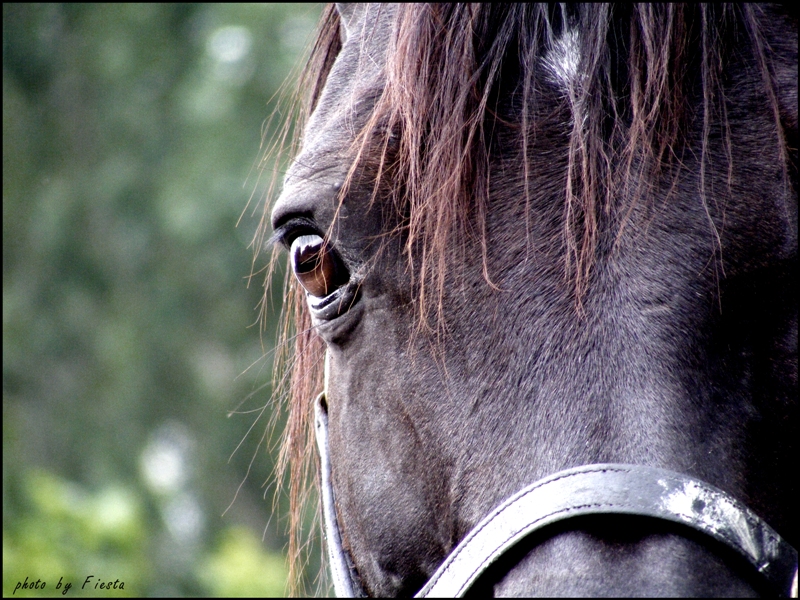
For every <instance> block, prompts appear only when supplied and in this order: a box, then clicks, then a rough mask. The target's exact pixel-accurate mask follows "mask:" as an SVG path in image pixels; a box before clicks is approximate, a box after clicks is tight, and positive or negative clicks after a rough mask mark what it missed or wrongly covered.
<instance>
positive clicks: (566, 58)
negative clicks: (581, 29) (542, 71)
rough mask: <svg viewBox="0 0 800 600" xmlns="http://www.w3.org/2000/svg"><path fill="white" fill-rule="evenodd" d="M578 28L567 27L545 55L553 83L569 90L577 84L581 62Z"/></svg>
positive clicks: (545, 63)
mask: <svg viewBox="0 0 800 600" xmlns="http://www.w3.org/2000/svg"><path fill="white" fill-rule="evenodd" d="M578 42H579V40H578V30H577V28H572V29H567V30H566V31H565V32H564V33H562V34H561V35H560V36H559V37H558V38H557V39H556V40H555V41H554V42H553V44H552V45H551V46H550V49H549V50H548V51H547V53H546V54H545V55H544V58H543V60H544V65H545V67H547V69H548V71H550V75H551V76H552V78H553V83H555V84H556V85H558V86H559V87H562V88H564V89H565V90H569V89H570V88H572V87H573V86H574V85H575V79H576V77H577V75H578V63H579V62H580V46H579V44H578Z"/></svg>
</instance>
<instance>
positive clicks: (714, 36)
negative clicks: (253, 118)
mask: <svg viewBox="0 0 800 600" xmlns="http://www.w3.org/2000/svg"><path fill="white" fill-rule="evenodd" d="M309 64H310V67H309V69H310V70H309V73H310V74H311V76H310V78H309V79H308V80H307V81H308V82H309V98H310V99H309V103H310V105H309V112H310V117H309V119H308V122H307V123H306V124H305V127H304V129H303V133H302V139H301V147H300V151H299V153H298V154H297V156H296V157H295V159H294V162H293V163H292V165H291V167H290V169H289V171H288V172H287V174H286V177H285V182H284V187H283V191H282V193H281V195H280V198H279V199H278V200H277V202H276V203H275V204H274V206H273V209H272V224H273V227H274V229H275V235H274V239H275V240H277V242H278V243H279V244H280V245H282V246H284V247H285V248H286V249H287V250H288V251H289V254H290V262H291V265H292V268H293V270H294V273H295V275H296V279H297V281H296V283H294V284H293V286H294V293H295V294H296V295H298V297H299V298H300V300H301V302H300V305H301V307H300V312H299V316H298V319H299V320H298V339H299V340H300V343H299V345H298V350H297V352H298V354H297V356H296V366H295V368H296V369H297V373H296V379H295V381H297V382H302V381H307V382H311V385H319V382H320V380H319V375H318V374H319V373H320V372H321V368H322V362H323V358H322V354H321V352H322V351H323V350H322V347H321V346H319V345H317V342H316V341H315V340H318V339H321V340H322V341H324V352H325V354H326V358H325V363H326V367H325V369H326V377H325V388H326V390H325V406H324V408H325V410H326V411H327V421H328V445H329V453H330V456H329V459H330V487H331V489H332V493H333V495H334V496H335V500H334V509H333V510H334V516H335V519H336V520H337V522H338V530H339V531H340V532H341V541H342V547H343V550H344V552H345V554H346V557H347V560H348V562H349V563H350V568H351V570H352V573H353V577H354V579H355V580H356V584H357V585H358V586H359V587H360V588H362V589H363V591H365V592H367V593H369V594H374V595H409V594H413V593H415V592H417V591H418V590H419V589H420V588H421V587H422V586H423V584H424V583H425V582H426V581H427V580H428V579H429V578H430V577H431V575H432V574H433V573H434V572H435V571H436V569H437V568H438V567H439V566H440V565H441V564H442V562H443V561H444V560H445V558H446V557H447V556H448V554H450V553H451V551H452V550H453V548H454V547H456V546H457V545H458V544H459V542H461V541H462V539H464V537H465V536H467V535H468V534H469V532H470V531H471V530H473V528H474V527H475V526H476V524H477V523H479V522H480V521H481V519H483V518H484V516H486V515H487V514H488V513H490V512H491V511H492V510H493V509H494V508H495V507H496V506H497V505H498V504H500V503H501V502H502V501H503V500H504V499H506V498H508V497H509V496H511V495H512V494H514V493H515V492H516V491H518V490H520V489H522V488H524V487H525V486H527V485H529V484H531V483H532V482H535V481H537V480H540V479H542V478H544V477H546V476H548V475H550V474H552V473H556V472H559V471H562V470H564V469H568V468H571V467H578V466H581V465H591V464H597V463H622V464H631V465H641V466H645V467H658V468H662V469H668V470H670V471H674V472H678V473H682V474H686V475H687V476H691V477H693V478H697V479H699V480H702V481H705V482H708V483H709V484H711V485H713V486H715V487H716V488H719V489H720V490H722V491H724V492H725V493H726V494H728V495H730V496H731V497H733V498H735V499H737V500H738V501H740V502H742V503H743V504H745V505H747V506H748V507H750V508H751V509H752V510H753V511H755V513H758V514H759V515H760V517H762V518H763V519H764V520H765V521H766V522H767V523H769V524H770V525H771V526H772V527H773V528H774V529H775V530H776V531H777V532H779V533H780V535H782V536H783V537H784V538H786V540H788V541H789V542H790V543H793V544H796V543H797V534H798V531H797V518H796V516H795V512H796V511H794V510H793V508H794V502H796V497H797V492H798V490H797V484H796V477H795V476H792V475H791V465H792V464H793V463H794V460H795V457H796V452H797V443H796V440H797V361H796V352H797V295H796V288H795V273H796V271H795V269H796V259H797V221H796V218H797V195H796V190H797V179H796V178H797V150H796V148H797V26H796V20H794V17H793V16H790V15H789V14H787V13H784V12H781V10H780V9H773V8H769V7H741V6H737V7H721V6H713V7H700V6H675V5H665V6H651V5H644V6H629V5H618V6H616V5H615V6H600V5H588V6H580V7H563V6H556V7H553V6H543V7H533V6H531V5H520V6H507V5H497V4H487V5H482V6H476V5H400V6H394V5H393V6H389V5H339V6H338V7H337V8H331V9H329V10H328V11H327V12H326V14H325V16H324V18H323V27H322V28H321V30H320V34H319V37H318V39H317V42H316V47H315V50H314V53H313V55H312V59H311V62H310V63H309ZM300 387H302V386H300ZM300 395H302V396H303V397H304V398H305V400H303V399H302V398H301V399H299V400H298V402H299V403H300V404H298V408H296V409H295V408H294V407H293V410H296V411H297V412H296V414H299V415H300V416H299V417H297V418H298V419H299V421H298V422H301V423H306V424H308V423H309V422H310V420H311V419H312V414H311V408H310V402H309V399H310V390H309V389H308V385H307V386H306V388H303V390H302V394H300ZM309 430H310V429H309V428H308V427H306V430H305V431H309ZM298 431H301V430H300V429H296V430H294V433H292V435H294V436H297V435H300V434H299V433H297V432H298ZM292 441H293V443H295V444H297V445H298V447H300V446H302V444H300V443H298V442H297V438H296V437H295V438H293V440H292ZM303 447H304V448H305V446H303ZM476 585H477V586H479V588H480V589H484V590H486V591H493V592H494V593H496V594H498V595H506V594H517V595H518V594H523V595H526V594H542V595H575V594H577V595H594V594H597V595H609V594H610V595H649V594H655V595H664V594H666V595H697V594H703V595H706V594H709V595H733V594H753V593H769V592H765V588H764V586H763V582H761V580H760V579H759V578H758V573H757V571H756V569H753V568H752V567H751V566H750V565H747V564H744V561H743V560H742V559H741V557H739V556H737V555H736V554H735V553H734V552H732V551H730V550H729V549H728V548H726V547H724V546H723V545H722V544H719V543H718V542H715V541H714V540H713V539H710V538H707V537H706V536H703V535H700V534H697V533H696V532H694V531H692V530H690V529H689V528H685V527H680V526H675V525H673V524H666V523H664V522H662V521H659V520H656V519H652V518H648V517H637V516H631V515H628V516H625V515H596V516H591V515H589V516H582V517H579V518H575V519H571V520H565V521H560V522H558V523H554V524H552V525H550V526H548V527H547V528H545V529H543V530H541V531H539V532H537V533H536V534H535V535H533V536H530V537H528V538H526V539H525V540H523V541H522V542H521V543H519V544H517V545H516V546H515V547H514V549H513V551H512V552H510V553H509V554H507V555H506V556H504V557H503V558H502V560H499V561H497V562H496V564H495V565H494V566H493V567H492V570H491V571H489V572H487V573H485V574H484V575H482V577H481V579H480V581H479V583H478V584H476ZM475 589H478V588H475Z"/></svg>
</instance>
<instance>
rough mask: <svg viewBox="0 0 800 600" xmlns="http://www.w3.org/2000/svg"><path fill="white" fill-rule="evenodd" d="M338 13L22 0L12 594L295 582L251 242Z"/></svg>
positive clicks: (13, 110) (14, 53)
mask: <svg viewBox="0 0 800 600" xmlns="http://www.w3.org/2000/svg"><path fill="white" fill-rule="evenodd" d="M319 11H320V7H319V6H317V5H290V4H248V5H237V4H218V5H192V4H155V5H154V4H136V5H128V4H106V5H92V4H81V5H75V4H38V5H37V4H4V5H3V594H4V595H10V594H11V593H12V592H13V589H14V586H15V584H16V582H17V581H22V580H24V579H25V577H28V578H29V579H34V580H35V579H38V578H40V579H42V580H44V581H47V583H48V586H47V588H46V589H45V590H34V592H33V593H32V595H34V596H43V595H59V594H60V591H58V590H55V589H54V587H55V584H56V582H57V581H58V578H59V577H63V578H64V580H65V581H66V580H68V579H70V580H71V581H72V583H73V590H72V591H71V593H70V595H75V594H76V593H78V594H83V595H91V594H95V593H96V594H98V595H105V596H108V595H110V594H109V592H108V591H106V590H96V591H94V590H92V591H91V592H90V590H89V588H90V587H91V586H87V588H86V589H84V590H83V591H81V590H77V587H80V584H81V583H83V581H84V579H85V577H86V576H87V575H95V576H96V577H98V578H100V579H103V580H108V579H111V580H114V579H120V580H124V581H125V588H124V592H123V591H114V592H112V595H220V596H227V595H247V596H249V595H281V594H282V593H283V592H284V581H285V577H286V569H285V564H284V560H283V557H282V555H281V554H280V553H281V551H282V550H283V549H284V545H285V537H284V535H285V532H284V525H285V520H283V519H282V518H281V517H280V514H281V511H285V509H286V506H285V503H284V500H283V499H282V498H281V499H279V500H278V503H277V506H273V491H274V482H273V476H272V469H273V466H274V462H275V452H276V450H275V448H276V445H277V443H278V441H277V435H278V432H279V430H280V423H279V422H278V427H276V428H275V431H276V432H275V434H274V435H273V434H272V429H271V428H269V427H268V423H269V422H270V421H271V420H275V419H276V418H278V417H276V416H275V415H273V414H272V409H271V405H270V394H271V388H270V382H271V362H272V354H271V352H272V350H273V347H272V345H273V343H274V338H275V335H274V330H275V327H276V325H275V324H274V323H267V324H266V325H267V327H266V331H265V332H264V334H263V336H261V335H260V334H259V330H258V327H257V326H255V323H256V321H257V310H256V307H257V304H258V302H259V300H260V297H261V294H262V293H263V288H262V283H263V281H262V280H261V279H259V278H255V279H253V281H252V282H250V283H249V285H248V276H249V275H250V273H251V262H252V256H253V252H252V249H251V248H248V246H249V244H250V242H251V240H252V238H253V234H254V231H255V227H256V224H257V221H258V218H259V217H260V211H261V206H262V205H263V197H264V194H265V190H264V187H265V186H264V184H265V182H264V181H263V180H264V179H268V178H269V173H266V174H263V173H262V169H261V167H260V166H259V159H260V158H261V157H262V156H263V148H262V144H263V143H264V140H268V139H269V138H270V136H271V135H273V133H274V132H273V131H272V130H271V129H270V128H268V127H266V125H265V124H266V119H267V117H268V116H269V115H270V113H271V111H272V108H273V106H272V105H270V104H268V103H269V101H270V99H272V98H273V97H274V96H275V94H276V92H277V91H278V89H279V87H280V86H281V84H282V83H283V82H284V80H285V79H286V77H287V76H288V75H289V73H290V70H291V69H292V68H294V67H296V66H297V64H298V61H299V60H300V56H301V54H302V51H303V50H304V49H305V47H306V45H307V43H308V41H309V40H310V35H311V33H312V31H313V28H314V26H315V24H316V20H317V18H318V15H319ZM280 120H281V119H280V118H277V119H276V121H275V124H274V125H271V126H270V127H274V126H277V125H278V124H279V122H280ZM266 167H267V170H269V168H270V166H269V165H266ZM251 196H252V202H251V203H250V205H249V208H248V209H247V211H245V206H247V205H248V200H249V199H251ZM243 212H244V215H243ZM242 215H243V217H242V219H241V221H240V216H242ZM237 222H238V223H239V224H238V226H237ZM261 266H262V265H260V264H258V263H257V264H256V265H255V266H254V268H253V270H258V269H259V268H260V267H261ZM278 276H280V274H278ZM280 287H281V286H280V285H278V286H277V288H278V291H277V292H276V294H273V297H271V298H270V301H271V303H272V306H273V307H277V308H279V307H280V302H281V298H280V296H279V290H280ZM273 312H274V313H277V312H278V310H273ZM232 411H234V412H235V413H236V414H233V416H232V417H231V418H230V419H226V418H225V417H226V416H227V415H228V414H229V413H230V412H232ZM256 421H257V422H256ZM254 422H255V425H254ZM251 428H252V429H251ZM265 432H267V433H266V434H265ZM262 436H265V437H264V439H263V440H262ZM240 442H242V444H241V447H238V449H237V446H238V445H239V443H240ZM251 461H252V464H251ZM243 481H244V483H243V484H242V482H243ZM240 484H242V485H241V488H239V486H240ZM237 490H238V491H237ZM234 499H235V500H234ZM231 503H232V506H231V507H230V509H229V510H227V512H225V511H226V508H227V507H228V506H229V505H231ZM273 508H274V509H275V510H276V512H275V513H274V514H273ZM223 512H224V513H225V515H224V516H223ZM317 554H318V553H312V558H313V557H314V556H317ZM315 569H318V564H311V565H309V575H308V577H309V578H311V579H313V577H314V573H315ZM94 581H97V579H95V580H94ZM76 590H77V591H76ZM19 593H20V592H17V594H15V595H18V594H19Z"/></svg>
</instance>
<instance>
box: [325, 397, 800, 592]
mask: <svg viewBox="0 0 800 600" xmlns="http://www.w3.org/2000/svg"><path fill="white" fill-rule="evenodd" d="M314 410H315V414H316V432H317V446H318V448H319V453H320V467H321V470H322V491H321V495H322V506H323V515H324V519H325V535H326V539H327V548H328V558H329V561H330V568H331V572H332V575H333V583H334V589H335V591H336V595H337V596H339V597H355V596H364V595H365V594H364V591H363V589H362V588H361V585H360V583H359V581H358V577H357V574H356V570H355V566H354V565H353V563H352V560H351V558H350V556H349V554H348V553H347V552H346V551H345V550H344V548H343V547H342V541H341V535H340V532H339V526H338V520H337V518H336V510H335V505H334V497H333V488H332V486H331V481H330V459H329V455H328V433H327V429H328V415H327V407H326V406H325V394H324V393H322V394H320V395H319V396H318V397H317V400H316V403H315V406H314ZM594 514H625V515H639V516H646V517H654V518H657V519H662V520H667V521H673V522H676V523H681V524H683V525H688V526H689V527H692V528H693V529H696V530H698V531H700V532H702V533H704V534H706V535H709V536H711V537H713V538H714V539H716V540H718V541H720V542H722V543H723V544H725V545H726V546H728V547H729V548H732V549H733V550H734V551H736V553H737V554H739V555H740V556H743V557H744V558H745V559H746V560H747V561H748V562H749V563H750V564H752V565H753V566H754V567H755V568H756V569H757V570H758V571H759V572H760V573H761V574H762V575H763V576H764V577H765V578H766V579H767V581H768V582H769V583H770V585H771V587H772V590H773V591H774V592H776V593H777V594H779V595H781V596H790V597H797V551H796V550H795V549H794V548H793V547H792V546H791V545H789V544H788V543H787V542H786V541H784V540H783V538H781V536H780V535H778V533H777V532H776V531H775V530H774V529H772V528H771V527H770V526H769V525H768V524H767V523H766V522H765V521H763V520H762V519H761V518H760V517H759V516H758V515H756V514H755V513H754V512H753V511H751V510H750V509H749V508H747V506H745V505H744V504H742V503H741V502H739V501H738V500H736V499H735V498H734V497H733V496H731V495H730V494H727V493H726V492H723V491H722V490H720V489H717V488H715V487H713V486H711V485H709V484H707V483H705V482H703V481H700V480H699V479H694V478H692V477H688V476H686V475H681V474H679V473H674V472H672V471H667V470H665V469H659V468H655V467H646V466H640V465H618V464H596V465H584V466H582V467H577V468H574V469H567V470H565V471H559V472H558V473H555V474H553V475H550V476H549V477H546V478H544V479H541V480H539V481H537V482H536V483H533V484H531V485H529V486H528V487H526V488H524V489H522V490H521V491H519V492H517V493H516V494H514V495H513V496H511V497H510V498H508V499H507V500H506V501H505V502H503V503H502V504H501V505H500V506H498V507H497V508H496V509H494V510H493V511H492V512H491V513H489V514H488V515H487V516H486V517H485V518H484V519H483V520H482V521H481V522H480V523H478V524H477V525H476V526H475V527H474V528H473V529H472V531H470V532H469V534H467V536H466V537H465V538H464V539H463V540H462V541H461V543H460V544H458V546H456V548H455V549H454V550H453V551H452V552H451V553H450V555H449V556H448V557H447V558H446V559H445V561H444V563H442V565H441V566H440V567H439V568H438V569H437V570H436V572H435V573H434V574H433V576H432V577H431V578H430V580H429V581H428V583H427V584H425V586H424V587H423V588H422V589H421V590H420V591H419V593H418V594H417V597H423V598H424V597H458V596H463V595H464V594H465V593H466V592H467V590H468V589H469V587H470V586H471V585H472V584H473V583H474V582H475V581H476V580H477V579H478V577H479V576H480V575H481V574H482V573H483V572H484V571H485V570H486V568H487V567H488V566H489V565H490V564H492V563H493V562H494V561H495V560H497V559H498V558H500V557H501V556H502V555H503V554H504V553H505V552H506V551H507V550H508V549H509V548H511V547H512V546H513V545H514V544H516V543H518V542H519V541H521V540H522V539H523V538H525V537H526V536H528V535H530V534H531V533H533V532H534V531H537V530H539V529H541V528H542V527H545V526H547V525H550V524H551V523H555V522H557V521H560V520H564V519H568V518H572V517H577V516H582V515H594Z"/></svg>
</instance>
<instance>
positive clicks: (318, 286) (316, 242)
mask: <svg viewBox="0 0 800 600" xmlns="http://www.w3.org/2000/svg"><path fill="white" fill-rule="evenodd" d="M291 256H292V269H293V270H294V274H295V277H297V280H298V281H299V282H300V285H302V286H303V287H304V288H305V289H306V291H307V292H308V293H309V294H311V295H312V296H316V297H318V298H324V297H325V296H328V295H329V294H331V293H332V292H334V291H335V290H336V289H338V288H339V287H341V286H342V285H344V284H345V283H347V281H348V279H349V274H348V273H347V270H346V269H345V268H344V266H343V265H342V264H341V261H340V260H339V258H338V257H337V256H336V254H335V253H334V251H333V249H332V248H331V247H330V245H329V244H328V243H326V242H325V240H323V239H322V238H321V237H320V236H318V235H301V236H300V237H298V238H297V239H295V240H294V242H292V249H291Z"/></svg>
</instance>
